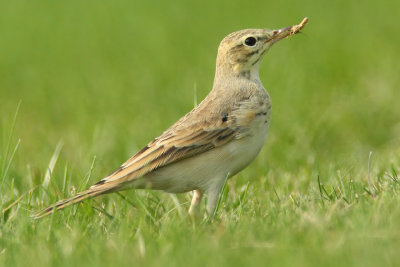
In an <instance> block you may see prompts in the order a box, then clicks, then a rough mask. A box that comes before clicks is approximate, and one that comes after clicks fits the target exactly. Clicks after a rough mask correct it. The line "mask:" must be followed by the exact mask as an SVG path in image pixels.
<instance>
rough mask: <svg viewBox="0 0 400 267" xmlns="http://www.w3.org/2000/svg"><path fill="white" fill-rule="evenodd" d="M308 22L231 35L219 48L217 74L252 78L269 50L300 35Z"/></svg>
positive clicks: (243, 31) (244, 31) (248, 30)
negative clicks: (286, 38) (222, 73)
mask: <svg viewBox="0 0 400 267" xmlns="http://www.w3.org/2000/svg"><path fill="white" fill-rule="evenodd" d="M307 21H308V19H307V18H305V19H304V20H303V21H302V22H301V23H300V24H299V25H295V26H290V27H286V28H282V29H279V30H269V29H247V30H241V31H237V32H233V33H231V34H229V35H228V36H226V37H225V38H224V39H223V40H222V41H221V43H220V45H219V48H218V56H217V72H218V71H223V72H230V73H231V74H233V75H239V76H240V75H244V76H248V77H249V78H250V76H251V75H252V74H253V73H254V74H257V73H258V65H259V62H260V60H261V59H262V57H263V55H264V54H265V53H266V52H267V51H268V49H269V48H270V47H271V46H272V45H273V44H275V43H276V42H278V41H279V40H282V39H284V38H285V37H287V36H290V35H292V34H295V33H298V32H299V31H300V30H301V29H302V28H303V27H304V25H305V24H306V23H307ZM225 74H226V73H225Z"/></svg>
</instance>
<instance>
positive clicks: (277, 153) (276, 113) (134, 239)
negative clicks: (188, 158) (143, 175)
mask: <svg viewBox="0 0 400 267" xmlns="http://www.w3.org/2000/svg"><path fill="white" fill-rule="evenodd" d="M399 9H400V3H399V2H398V1H397V2H396V1H390V0H389V1H385V2H377V1H372V0H371V1H363V2H360V1H345V0H339V1H331V2H323V1H315V0H305V1H293V2H292V1H285V0H284V1H237V2H232V1H227V0H224V1H218V2H216V1H192V2H190V3H189V1H183V0H182V1H178V2H175V3H174V4H173V3H171V2H167V1H165V2H164V3H163V2H160V3H157V4H155V3H150V2H149V3H146V2H145V1H141V2H136V1H127V0H117V1H76V0H72V1H49V0H39V1H24V0H16V1H1V0H0V36H1V37H0V38H1V41H0V103H1V104H0V210H1V211H2V213H1V214H0V266H16V265H18V266H27V265H30V266H32V265H34V266H74V265H75V266H98V265H115V266H123V265H133V264H137V265H150V266H153V265H154V266H176V265H182V266H187V265H188V264H191V265H193V266H205V265H207V266H221V265H229V266H243V265H245V264H246V265H259V266H265V265H272V266H293V265H300V266H341V265H355V266H382V265H385V266H395V265H398V264H399V261H400V256H399V255H400V254H399V253H398V251H399V249H400V228H399V227H398V226H399V221H400V205H399V202H400V196H399V192H400V120H399V118H400V105H399V97H400V94H399V86H398V85H399V84H400V76H399V73H400V63H399V60H398V59H399V58H400V53H399V48H398V44H399V43H400V28H399V27H398V19H397V17H398V10H399ZM305 16H308V17H309V18H310V22H309V24H308V25H307V26H306V28H305V29H304V33H303V34H299V35H296V36H293V37H292V38H290V39H287V40H284V41H282V42H280V43H278V44H277V45H276V46H274V47H273V48H272V49H271V50H270V52H269V53H268V54H267V55H266V57H265V58H264V60H263V63H262V65H261V68H260V76H261V79H262V80H263V82H264V85H265V86H266V88H267V89H268V91H269V93H270V95H271V97H272V100H273V113H272V122H271V128H270V132H269V135H268V138H267V141H266V144H265V147H264V148H263V150H262V151H261V153H260V155H259V156H258V158H257V159H256V160H255V162H254V163H252V164H251V165H250V166H249V167H248V168H247V169H246V170H244V171H243V172H241V173H240V174H238V175H237V176H236V177H233V178H232V179H230V180H229V181H228V183H227V185H226V187H225V191H224V194H223V196H222V199H221V202H220V206H219V209H218V212H217V214H216V217H215V220H214V221H213V222H212V223H209V222H206V221H204V222H200V223H198V224H193V223H191V221H190V220H189V219H188V218H187V215H186V212H187V209H188V207H189V201H190V195H189V194H186V195H179V196H177V198H174V197H173V196H171V195H169V194H166V193H160V192H151V191H128V192H123V193H122V194H112V195H108V196H104V197H100V198H98V199H94V200H90V201H87V202H84V203H83V204H81V205H77V206H74V207H72V208H68V209H66V210H65V211H62V212H59V213H56V214H54V215H53V216H51V217H48V218H44V219H42V220H39V221H33V220H31V219H30V217H29V216H30V214H31V212H32V211H37V210H38V209H40V208H43V207H44V206H46V205H48V204H51V203H53V202H54V201H56V200H58V199H61V198H63V197H67V196H70V195H72V194H73V193H74V192H76V191H77V190H81V189H84V188H86V187H87V186H89V185H90V184H92V183H94V182H96V181H98V180H99V179H101V178H102V177H103V176H105V175H107V174H109V173H110V172H112V171H113V170H114V169H116V168H117V167H118V166H119V164H121V163H122V162H123V161H125V160H126V159H127V158H129V156H130V155H132V154H133V153H135V152H136V151H138V150H139V149H140V148H141V147H142V146H144V145H145V144H146V143H147V142H148V141H150V140H151V139H152V138H153V137H155V136H157V135H158V134H160V133H161V132H162V131H163V130H164V129H166V128H167V127H168V126H169V125H170V124H172V123H173V122H175V121H176V120H177V119H178V118H179V117H180V116H182V115H183V114H185V113H186V112H187V111H189V110H190V109H191V108H192V107H193V102H194V98H195V92H196V97H197V99H198V100H200V99H202V98H204V96H206V95H207V93H208V92H209V90H210V89H211V85H212V80H213V75H214V64H215V56H216V51H217V46H218V43H219V41H220V40H221V39H222V38H223V37H224V36H225V35H226V34H228V33H230V32H232V31H235V30H238V29H243V28H249V27H270V28H280V27H284V26H288V25H291V24H294V23H298V22H299V21H300V20H301V19H302V18H303V17H305ZM195 88H196V90H195ZM17 110H18V111H17ZM371 152H372V154H371ZM44 181H48V184H47V185H46V183H44ZM203 204H204V203H203ZM204 208H205V207H204V205H203V206H202V210H203V211H204Z"/></svg>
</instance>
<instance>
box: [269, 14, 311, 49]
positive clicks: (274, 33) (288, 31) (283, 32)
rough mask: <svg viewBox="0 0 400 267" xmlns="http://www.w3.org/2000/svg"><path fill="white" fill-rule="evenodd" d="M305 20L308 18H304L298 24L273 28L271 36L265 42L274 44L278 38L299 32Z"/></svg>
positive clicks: (305, 22)
mask: <svg viewBox="0 0 400 267" xmlns="http://www.w3.org/2000/svg"><path fill="white" fill-rule="evenodd" d="M307 22H308V18H304V19H303V20H302V21H301V22H300V24H298V25H293V26H289V27H286V28H282V29H279V30H273V31H272V37H271V38H270V39H268V40H267V42H271V44H274V43H276V42H278V41H279V40H282V39H284V38H286V37H288V36H290V35H293V34H296V33H298V32H300V30H301V29H303V28H304V26H305V25H306V24H307Z"/></svg>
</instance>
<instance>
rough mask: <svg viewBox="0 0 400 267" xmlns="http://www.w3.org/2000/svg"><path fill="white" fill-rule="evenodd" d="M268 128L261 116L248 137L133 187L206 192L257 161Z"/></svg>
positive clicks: (173, 166)
mask: <svg viewBox="0 0 400 267" xmlns="http://www.w3.org/2000/svg"><path fill="white" fill-rule="evenodd" d="M268 128H269V121H268V117H267V116H259V117H257V118H256V119H254V121H253V122H252V127H251V131H250V133H249V135H247V136H245V137H243V138H241V139H237V140H234V141H231V142H230V143H228V144H226V145H223V146H221V147H217V148H214V149H212V150H210V151H207V152H205V153H202V154H199V155H196V156H194V157H191V158H188V159H185V160H182V161H179V162H176V163H173V164H171V165H167V166H165V167H162V168H160V169H158V170H155V171H153V172H151V173H149V174H147V175H146V176H144V177H142V178H140V179H138V181H137V182H136V183H134V184H132V186H133V187H136V188H151V189H156V190H164V191H167V192H170V193H182V192H187V191H191V190H195V189H200V190H202V191H205V192H207V191H208V190H210V189H212V188H214V187H216V186H218V185H220V184H221V182H222V183H223V182H224V181H225V179H226V178H229V177H231V176H233V175H235V174H236V173H238V172H239V171H241V170H242V169H244V168H245V167H246V166H247V165H249V164H250V163H251V162H252V161H253V160H254V159H255V157H256V156H257V154H258V153H259V152H260V150H261V148H262V146H263V145H264V141H265V138H266V135H267V132H268Z"/></svg>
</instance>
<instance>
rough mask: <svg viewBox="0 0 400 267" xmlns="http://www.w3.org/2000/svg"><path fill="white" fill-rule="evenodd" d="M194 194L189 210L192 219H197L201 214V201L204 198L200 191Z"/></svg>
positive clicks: (195, 191)
mask: <svg viewBox="0 0 400 267" xmlns="http://www.w3.org/2000/svg"><path fill="white" fill-rule="evenodd" d="M193 193H194V194H193V198H192V203H191V204H190V208H189V215H190V216H191V217H197V216H198V215H199V213H200V203H201V199H202V198H203V193H202V192H201V191H200V190H198V189H196V190H194V191H193Z"/></svg>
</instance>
